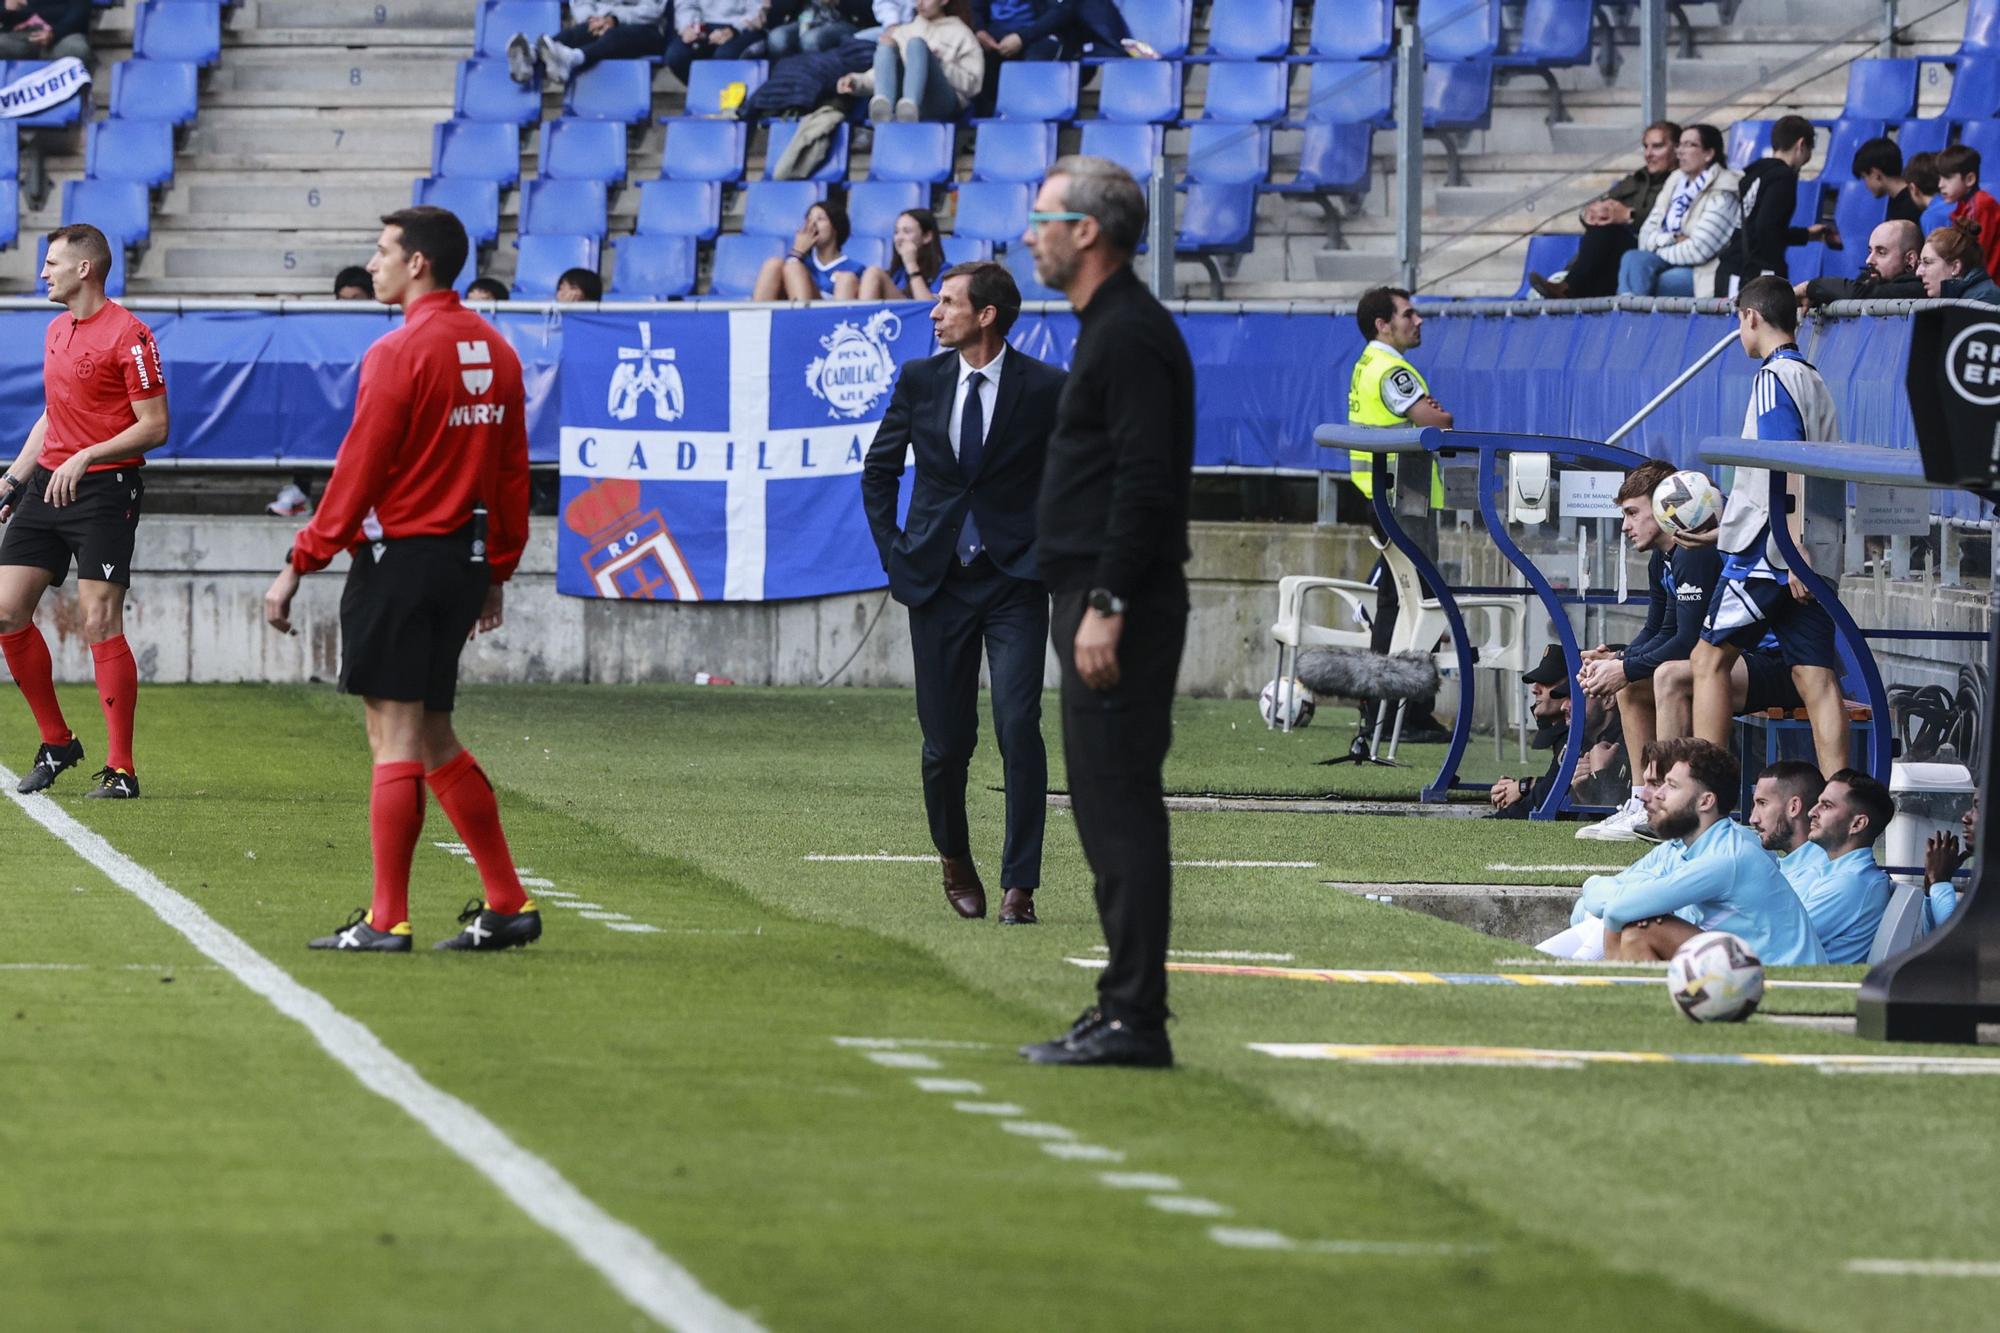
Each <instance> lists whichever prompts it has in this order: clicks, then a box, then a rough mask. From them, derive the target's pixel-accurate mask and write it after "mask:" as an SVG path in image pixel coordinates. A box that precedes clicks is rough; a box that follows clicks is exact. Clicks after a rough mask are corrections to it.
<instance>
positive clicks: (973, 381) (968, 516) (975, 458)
mask: <svg viewBox="0 0 2000 1333" xmlns="http://www.w3.org/2000/svg"><path fill="white" fill-rule="evenodd" d="M985 382H986V376H985V374H984V372H981V371H977V370H975V371H973V372H972V373H971V374H970V375H967V376H966V377H965V407H964V409H963V410H962V411H961V412H960V413H959V417H958V467H959V470H960V471H961V472H963V473H964V474H965V479H966V480H967V481H971V480H972V478H973V476H974V474H976V473H977V472H978V471H979V455H980V452H981V451H982V450H983V449H984V448H985V438H984V437H985V435H986V405H985V404H984V403H982V402H980V401H979V386H980V385H982V384H984V383H985ZM978 555H979V523H978V521H977V520H975V519H974V518H973V517H972V506H971V504H970V503H969V502H968V504H967V505H966V509H965V526H964V527H962V528H960V529H959V530H958V559H959V563H960V564H965V565H969V564H971V563H972V562H973V560H974V559H975V558H976V557H977V556H978Z"/></svg>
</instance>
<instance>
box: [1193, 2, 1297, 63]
mask: <svg viewBox="0 0 2000 1333" xmlns="http://www.w3.org/2000/svg"><path fill="white" fill-rule="evenodd" d="M1291 46H1292V5H1291V0H1227V3H1226V4H1218V5H1210V6H1209V7H1208V53H1209V54H1210V55H1211V56H1214V57H1216V58H1217V59H1220V60H1268V59H1270V58H1271V57H1273V56H1282V55H1284V54H1285V53H1286V52H1287V51H1289V50H1291ZM1161 54H1165V53H1164V52H1162V53H1161Z"/></svg>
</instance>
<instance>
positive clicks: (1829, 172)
mask: <svg viewBox="0 0 2000 1333" xmlns="http://www.w3.org/2000/svg"><path fill="white" fill-rule="evenodd" d="M1887 129H1888V127H1887V126H1886V125H1884V124H1883V123H1882V122H1881V121H1879V120H1866V119H1862V118H1860V117H1842V118H1841V119H1839V120H1836V121H1834V122H1833V124H1832V125H1830V126H1822V127H1821V132H1822V134H1823V136H1824V138H1825V141H1826V148H1825V150H1824V152H1823V154H1822V156H1821V157H1820V168H1819V183H1820V184H1821V185H1845V184H1846V183H1847V182H1849V181H1851V180H1853V179H1854V150H1855V149H1857V148H1859V147H1860V146H1861V145H1862V144H1864V143H1867V142H1868V141H1869V140H1870V139H1879V138H1881V137H1882V135H1883V133H1884V132H1885V131H1886V130H1887Z"/></svg>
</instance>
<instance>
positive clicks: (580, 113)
mask: <svg viewBox="0 0 2000 1333" xmlns="http://www.w3.org/2000/svg"><path fill="white" fill-rule="evenodd" d="M563 114H564V115H565V116H574V117H577V118H579V119H582V120H615V121H618V122H619V123H620V124H624V125H638V124H641V123H643V122H645V121H648V120H651V119H652V118H653V67H652V65H650V64H649V63H647V62H646V61H644V60H605V61H600V62H599V63H597V64H595V65H592V66H591V67H590V68H589V69H586V70H583V71H581V72H579V73H578V74H577V75H576V76H575V77H574V78H572V79H571V80H570V81H569V84H568V86H567V87H566V88H565V89H564V90H563Z"/></svg>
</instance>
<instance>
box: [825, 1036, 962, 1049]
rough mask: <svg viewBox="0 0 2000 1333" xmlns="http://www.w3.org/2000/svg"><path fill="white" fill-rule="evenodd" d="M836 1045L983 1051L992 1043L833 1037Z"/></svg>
mask: <svg viewBox="0 0 2000 1333" xmlns="http://www.w3.org/2000/svg"><path fill="white" fill-rule="evenodd" d="M833 1044H834V1045H836V1046H848V1047H858V1048H860V1049H863V1050H877V1051H893V1050H896V1049H897V1048H898V1047H902V1046H921V1047H924V1048H925V1049H927V1050H933V1051H983V1050H986V1049H987V1048H988V1047H989V1046H990V1045H991V1044H992V1043H990V1042H984V1041H942V1040H939V1039H937V1038H935V1037H835V1038H834V1039H833Z"/></svg>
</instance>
